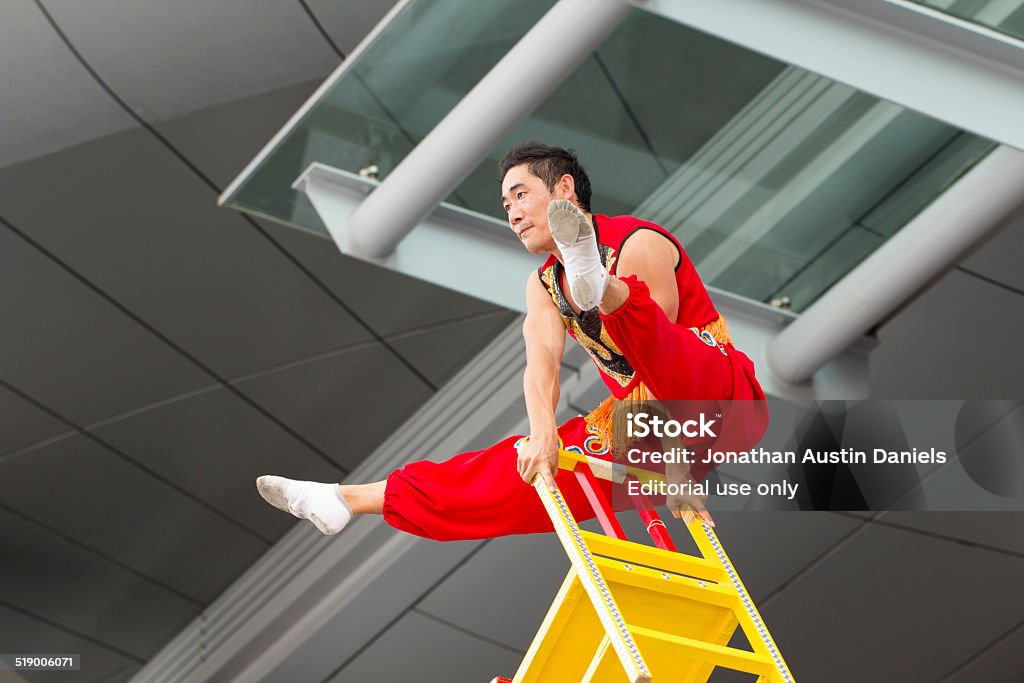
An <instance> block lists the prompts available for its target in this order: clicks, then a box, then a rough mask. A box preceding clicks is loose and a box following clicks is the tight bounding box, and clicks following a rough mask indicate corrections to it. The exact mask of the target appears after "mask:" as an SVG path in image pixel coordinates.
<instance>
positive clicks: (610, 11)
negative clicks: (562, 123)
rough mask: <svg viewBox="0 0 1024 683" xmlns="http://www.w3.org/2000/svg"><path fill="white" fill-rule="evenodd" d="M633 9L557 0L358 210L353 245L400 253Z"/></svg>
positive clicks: (362, 250) (371, 252)
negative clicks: (397, 248)
mask: <svg viewBox="0 0 1024 683" xmlns="http://www.w3.org/2000/svg"><path fill="white" fill-rule="evenodd" d="M630 9H631V6H630V5H629V4H627V3H626V1H625V0H559V2H558V3H557V4H556V5H555V6H554V7H552V8H551V9H550V10H549V11H548V12H547V14H545V15H544V16H543V17H542V18H541V20H540V21H539V22H537V24H535V25H534V27H533V28H531V29H530V30H529V32H527V34H526V35H525V36H523V38H522V39H521V40H520V41H519V42H518V43H516V45H515V46H514V47H513V48H512V49H511V50H509V52H508V53H507V54H506V55H505V56H504V57H503V58H502V59H501V61H499V62H498V63H497V64H496V65H495V66H494V68H493V69H491V71H490V72H489V73H488V74H487V75H486V76H484V78H483V79H482V80H481V81H480V82H479V83H477V84H476V86H475V87H474V88H473V89H472V90H470V91H469V93H468V94H467V95H466V96H465V97H464V98H463V99H462V101H461V102H459V104H458V105H457V106H456V107H455V108H454V109H452V110H451V112H449V113H448V115H447V116H446V117H445V118H444V119H443V120H442V121H441V122H440V123H439V124H437V126H436V127H435V128H434V129H433V130H432V131H431V132H430V134H429V135H427V137H426V138H424V139H423V141H422V142H421V143H420V144H419V145H417V146H416V148H415V149H413V150H412V151H411V152H410V153H409V155H408V156H406V157H405V159H404V160H403V161H402V163H400V164H399V165H398V167H397V168H395V169H394V170H393V171H392V172H391V174H390V175H388V177H387V178H386V179H385V180H384V182H382V183H381V184H380V186H379V187H378V188H377V189H376V190H374V192H373V193H372V194H370V196H369V197H367V198H366V200H365V201H363V203H362V204H360V205H359V208H357V209H356V210H355V212H354V213H353V214H352V216H351V217H350V218H349V223H348V242H349V246H350V248H351V249H352V250H353V251H354V252H355V253H356V254H358V255H360V256H365V257H377V258H379V257H383V256H386V255H388V254H390V253H391V252H392V251H394V249H395V246H396V245H397V244H398V243H399V242H400V241H402V238H403V237H405V236H406V235H407V234H409V232H410V231H411V230H412V229H413V228H414V227H415V226H416V224H418V223H419V222H420V221H421V220H423V218H424V217H425V216H426V215H427V214H428V213H430V211H431V210H433V209H434V208H435V207H436V206H437V205H438V204H439V203H440V202H441V201H442V200H443V199H444V198H445V197H447V196H448V195H449V194H451V192H452V191H453V190H454V189H455V188H456V187H458V184H459V183H460V182H462V180H463V179H464V178H465V177H466V176H467V175H469V173H470V172H471V171H472V170H473V168H474V167H475V166H476V165H477V164H478V163H479V162H480V159H481V158H483V157H484V156H485V155H486V154H487V153H488V152H489V151H490V150H491V148H493V147H494V146H495V145H496V144H497V143H498V141H499V140H501V138H503V137H504V136H505V135H507V134H508V133H509V132H510V131H511V130H512V129H513V128H514V127H515V126H516V124H518V123H519V122H520V121H521V120H522V119H523V118H525V117H526V116H527V115H529V114H530V112H532V111H533V110H534V109H535V108H536V107H537V105H538V104H540V102H541V101H542V100H543V99H544V98H545V97H547V96H548V94H550V93H551V92H552V91H553V90H554V89H555V88H556V87H558V86H559V85H560V84H561V83H562V82H563V81H564V80H565V78H566V77H567V76H568V75H569V74H570V73H571V72H572V71H573V69H575V68H576V67H577V66H579V64H580V63H582V62H583V60H584V59H585V58H586V57H587V56H588V55H590V54H591V53H592V52H593V51H594V49H595V48H596V47H597V46H598V45H600V43H601V41H603V40H604V39H605V38H606V37H607V36H608V34H609V33H611V32H612V30H613V29H615V27H616V26H618V25H619V24H620V23H622V21H623V20H624V19H625V18H626V16H627V15H628V14H629V12H630ZM494 194H495V197H497V196H498V194H499V193H498V192H497V189H496V191H495V193H494Z"/></svg>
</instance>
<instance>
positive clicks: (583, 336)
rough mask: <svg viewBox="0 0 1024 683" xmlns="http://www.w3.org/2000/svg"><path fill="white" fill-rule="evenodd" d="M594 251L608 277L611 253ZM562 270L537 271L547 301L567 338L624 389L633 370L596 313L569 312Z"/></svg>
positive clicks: (612, 261)
mask: <svg viewBox="0 0 1024 683" xmlns="http://www.w3.org/2000/svg"><path fill="white" fill-rule="evenodd" d="M598 251H599V252H600V254H601V262H602V263H603V264H604V266H605V268H606V269H607V270H608V272H609V273H611V271H612V268H613V267H614V266H615V259H616V253H615V249H613V248H612V247H609V246H608V245H606V244H598ZM561 273H562V266H561V264H560V263H558V262H557V261H555V262H554V263H552V264H551V265H550V266H548V267H547V268H545V269H544V270H543V271H541V274H540V278H541V282H543V283H544V286H545V287H547V290H548V293H549V294H550V295H551V300H552V301H554V302H555V306H556V307H558V313H559V314H560V315H561V316H562V322H563V324H565V327H566V329H567V330H569V334H570V335H572V337H573V339H575V340H576V341H577V342H579V344H580V346H582V347H583V348H584V349H585V350H586V352H587V353H588V354H590V357H591V358H593V359H594V362H595V363H597V367H599V368H601V371H602V372H603V373H604V374H605V375H607V376H608V377H611V378H612V379H613V380H615V381H616V382H617V383H618V384H619V385H620V386H627V385H628V384H629V383H630V382H632V381H633V375H634V374H636V373H635V371H634V370H633V367H632V366H631V365H630V364H629V361H627V360H626V358H625V356H623V355H622V351H621V350H619V347H618V346H617V345H616V344H615V341H614V340H612V338H611V335H609V334H608V332H607V330H605V329H604V325H603V324H602V323H601V315H600V314H599V313H598V312H597V310H596V309H595V310H590V311H581V312H580V313H579V314H578V315H577V313H576V312H575V311H574V310H573V308H572V304H571V303H569V300H568V299H567V298H566V296H565V294H564V293H563V292H562V278H561Z"/></svg>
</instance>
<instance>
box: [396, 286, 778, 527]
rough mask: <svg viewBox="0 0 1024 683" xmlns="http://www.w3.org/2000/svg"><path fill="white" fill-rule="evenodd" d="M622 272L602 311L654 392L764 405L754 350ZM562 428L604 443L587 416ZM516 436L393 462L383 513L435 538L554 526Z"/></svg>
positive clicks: (578, 492) (579, 500)
mask: <svg viewBox="0 0 1024 683" xmlns="http://www.w3.org/2000/svg"><path fill="white" fill-rule="evenodd" d="M623 282H625V283H626V284H627V285H628V286H629V288H630V293H629V298H628V299H627V300H626V303H625V304H623V305H622V306H621V307H620V308H619V309H618V310H616V311H615V312H613V313H611V314H610V315H603V316H602V321H603V323H604V326H605V329H606V330H607V331H608V334H609V335H610V336H611V338H612V339H613V340H614V341H615V343H616V345H617V346H618V347H619V349H620V350H621V351H622V353H623V355H624V356H625V357H626V359H627V360H628V361H629V362H630V365H631V366H632V367H633V369H634V370H635V371H636V373H637V374H638V375H639V376H640V378H641V380H642V381H643V382H644V384H646V385H647V387H648V388H649V389H650V391H651V393H652V394H653V395H654V396H657V397H658V398H659V399H662V400H691V399H716V400H719V399H734V400H751V399H753V400H756V401H759V402H760V405H761V406H763V405H764V392H763V391H762V390H761V386H760V385H759V384H758V382H757V379H756V378H755V377H754V366H753V363H751V361H750V359H749V358H747V357H746V356H745V355H744V354H742V353H740V352H739V351H737V350H736V349H734V348H732V347H727V349H726V353H724V354H723V353H722V351H721V349H720V348H719V347H718V346H714V345H709V344H708V343H706V342H705V341H702V340H701V338H700V337H698V336H697V335H696V334H694V333H693V331H691V330H690V329H688V328H686V327H683V326H681V325H676V324H674V323H672V322H671V321H670V320H669V319H668V317H667V316H666V315H665V312H664V311H663V310H662V309H661V307H660V306H659V305H658V304H657V303H656V302H655V301H654V300H653V299H651V296H650V292H649V291H648V289H647V285H645V284H644V283H643V282H641V281H639V280H637V279H636V278H634V277H627V278H624V279H623ZM758 420H759V421H762V422H763V424H761V425H760V428H761V430H762V431H763V427H764V426H765V425H767V409H766V408H765V409H764V410H763V411H759V416H758ZM558 435H559V437H560V438H561V439H562V443H563V445H564V447H566V448H568V447H570V446H577V447H579V448H580V449H582V450H583V451H584V452H585V453H587V454H591V455H599V456H600V454H601V451H603V450H606V449H605V448H603V447H602V446H604V444H600V443H596V437H595V436H594V434H592V433H590V432H588V431H587V425H586V422H585V421H584V419H583V418H581V417H575V418H573V419H571V420H569V421H568V422H566V423H565V424H563V425H562V426H561V427H559V428H558ZM520 438H522V437H521V436H510V437H508V438H507V439H505V440H504V441H501V442H499V443H497V444H495V445H493V446H491V447H490V448H485V449H484V450H481V451H472V452H469V453H461V454H459V455H456V456H455V457H453V458H451V459H449V460H446V461H444V462H440V463H436V462H431V461H428V460H421V461H418V462H413V463H409V464H408V465H406V466H405V467H402V468H401V469H398V470H395V471H394V472H392V473H391V475H390V476H389V477H388V481H387V487H386V489H385V492H384V520H385V521H386V522H387V523H388V524H390V525H391V526H393V527H395V528H396V529H400V530H402V531H406V532H408V533H411V534H416V535H417V536H423V537H426V538H432V539H435V540H438V541H454V540H468V539H479V538H493V537H495V536H504V535H509V534H530V533H537V532H542V531H552V527H551V521H550V520H549V519H548V515H547V512H546V511H545V510H544V506H543V505H542V504H541V502H540V498H539V497H538V496H537V494H536V492H535V491H534V489H533V487H532V486H530V485H529V484H527V483H525V482H524V481H523V480H522V479H521V478H520V477H519V473H518V471H517V470H516V460H517V458H518V452H517V451H516V448H515V444H516V442H517V441H518V440H519V439H520ZM588 439H590V440H589V441H588ZM605 457H607V456H605ZM556 482H557V483H558V487H559V489H560V490H561V492H562V495H563V496H564V497H565V500H566V502H567V503H568V505H569V508H570V509H571V510H572V512H573V515H574V516H575V517H576V519H577V520H578V521H583V520H585V519H590V518H592V517H594V512H593V510H592V509H591V507H590V504H589V503H588V502H587V499H586V497H585V496H584V494H583V491H582V489H581V488H580V486H579V483H578V482H577V481H576V477H575V475H573V474H572V473H571V472H566V471H559V473H558V477H557V478H556Z"/></svg>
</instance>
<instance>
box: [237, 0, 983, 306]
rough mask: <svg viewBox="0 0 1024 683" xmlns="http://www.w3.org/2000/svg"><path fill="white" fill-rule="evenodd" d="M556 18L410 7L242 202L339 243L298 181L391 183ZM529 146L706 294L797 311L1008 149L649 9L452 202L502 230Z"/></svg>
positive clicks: (256, 174) (315, 109)
mask: <svg viewBox="0 0 1024 683" xmlns="http://www.w3.org/2000/svg"><path fill="white" fill-rule="evenodd" d="M552 4H553V2H550V1H542V0H491V1H490V2H487V3H473V4H472V5H467V3H465V2H461V1H459V0H411V1H410V2H407V3H406V4H405V5H404V6H403V7H402V9H401V10H400V11H399V12H398V13H397V14H396V15H395V16H394V17H393V19H392V21H391V22H390V23H389V24H388V25H387V26H386V27H385V28H384V30H383V31H381V32H380V33H379V34H377V35H376V37H375V38H374V40H373V42H372V43H371V44H369V45H368V46H367V47H366V48H365V49H364V50H363V51H362V52H361V54H359V55H357V56H356V57H355V58H354V59H353V60H352V63H350V64H348V65H347V67H346V69H345V70H344V73H343V75H342V76H341V77H340V78H339V79H338V80H337V81H336V82H334V83H333V84H332V85H331V86H330V87H329V88H328V89H326V90H325V91H324V92H323V94H322V96H321V97H320V98H319V99H318V101H316V102H315V104H314V105H313V106H312V107H311V108H310V109H309V110H308V111H306V112H305V114H304V115H303V116H302V117H301V119H300V120H299V121H298V123H297V125H295V126H294V127H292V128H291V130H290V131H289V132H288V133H287V134H286V135H285V136H284V137H283V138H281V139H280V140H279V141H278V142H277V144H276V145H275V146H274V147H273V148H272V149H271V150H270V152H269V154H267V155H266V156H264V157H263V158H262V159H261V160H260V162H259V163H258V165H257V166H256V167H255V168H254V169H253V171H252V172H251V173H249V175H248V176H247V177H246V179H245V180H244V182H242V183H241V184H240V185H239V186H237V187H235V188H234V189H233V190H232V191H231V192H230V194H229V195H228V197H227V203H228V204H229V205H231V206H233V207H236V208H239V209H241V210H244V211H250V212H254V213H258V214H261V215H265V216H268V217H271V218H274V219H276V220H279V221H282V222H285V223H288V224H291V225H294V226H296V227H300V228H305V229H310V230H316V231H320V232H326V230H325V229H324V227H323V225H322V224H321V222H320V220H319V217H318V215H317V213H316V211H315V210H314V208H313V207H312V205H311V204H310V203H309V201H308V199H307V198H306V196H305V195H304V194H302V193H301V192H297V191H295V190H292V189H291V184H292V182H293V181H294V180H295V179H296V177H298V176H299V175H300V174H301V173H302V171H303V170H304V169H305V168H306V167H307V166H308V165H309V164H310V163H313V162H321V163H324V164H327V165H329V166H333V167H336V168H339V169H343V170H347V171H351V172H358V171H360V170H365V169H367V168H369V167H376V174H377V177H378V178H381V179H383V178H385V177H386V176H387V174H388V173H389V172H390V171H391V170H392V169H394V168H395V166H396V165H397V164H398V163H400V162H401V161H402V159H403V158H404V157H405V155H406V154H408V152H409V151H410V150H411V149H412V148H413V147H414V146H415V145H416V144H418V143H419V141H420V140H422V139H423V138H424V137H425V136H426V135H427V134H428V133H429V132H430V131H431V129H432V128H433V127H434V126H435V125H436V124H437V123H438V122H439V121H440V120H441V119H442V118H443V117H444V116H445V115H446V114H447V113H448V111H449V110H450V109H451V108H452V107H454V106H455V105H456V104H457V103H458V102H459V101H460V100H461V98H462V97H463V96H464V95H465V94H466V93H467V92H468V91H469V90H470V89H471V88H472V87H473V86H474V85H475V84H476V82H477V81H479V80H480V79H481V78H482V77H483V76H484V75H485V74H486V73H487V72H488V71H489V70H490V68H491V67H493V66H494V64H496V63H497V62H498V60H499V59H500V58H501V57H502V56H503V55H504V54H505V52H507V51H508V50H509V49H510V48H511V47H512V46H513V45H514V44H515V43H516V42H517V41H518V40H519V38H520V37H522V36H523V35H524V34H525V33H526V32H527V30H529V28H530V27H531V26H533V25H534V24H535V23H536V22H537V21H538V20H539V19H540V18H541V16H542V15H543V14H544V13H545V12H546V11H547V10H548V9H549V8H550V7H551V5H552ZM470 8H471V9H470ZM438 36H445V38H444V40H438ZM522 78H523V79H529V78H530V74H529V73H524V74H522ZM516 90H517V83H515V82H510V83H509V84H508V97H509V98H515V97H516ZM528 138H539V139H542V140H544V141H546V142H549V143H551V144H557V145H561V146H567V147H574V148H576V149H577V150H578V151H579V152H580V155H581V158H582V159H583V161H584V163H585V164H586V165H587V168H588V171H589V172H590V174H591V176H592V180H593V185H594V200H593V206H594V209H595V211H597V212H599V213H606V214H620V213H632V214H635V215H638V216H641V217H643V218H646V219H649V220H653V221H655V222H658V223H660V224H662V225H664V226H665V227H667V228H669V229H670V230H672V231H673V232H674V233H675V234H676V235H678V236H679V238H680V239H681V240H682V241H683V244H684V245H685V246H686V248H687V251H688V253H689V254H690V256H691V258H692V259H693V261H694V263H695V264H696V266H697V268H698V270H699V271H700V272H701V274H702V276H703V277H704V279H705V281H706V282H708V283H709V284H710V285H712V286H714V287H717V288H720V289H724V290H727V291H729V292H732V293H734V294H736V295H739V296H742V297H746V298H749V299H753V300H756V301H761V302H771V301H773V300H774V301H776V302H778V301H786V302H788V306H789V307H791V308H792V309H793V310H794V311H801V310H804V309H806V307H807V306H809V305H810V304H811V303H812V302H813V301H815V300H816V299H817V298H818V297H819V296H821V294H822V293H823V292H825V291H826V290H827V289H828V288H829V287H831V286H832V285H833V284H834V283H835V282H837V281H838V280H840V279H841V278H842V277H843V276H844V275H845V274H846V273H848V272H849V271H850V270H851V269H852V268H853V267H855V266H856V265H857V264H858V263H860V262H861V261H862V260H863V259H864V258H865V257H866V256H868V255H869V254H870V253H872V252H873V251H874V250H875V249H877V248H878V246H879V245H881V244H883V243H884V242H885V241H886V240H887V239H889V238H890V237H891V236H892V235H893V234H895V233H896V232H897V231H898V230H899V229H900V228H901V227H903V226H904V225H905V224H906V223H907V222H908V221H909V220H910V219H911V218H913V217H914V216H915V215H916V214H917V213H918V212H919V211H920V210H921V209H923V208H924V207H925V206H927V205H928V204H929V203H930V202H931V201H932V200H933V199H934V198H935V197H936V196H938V195H939V194H941V193H942V192H943V191H944V190H945V189H946V188H947V187H948V186H949V185H950V184H951V183H952V182H953V181H954V180H956V179H957V178H959V177H960V176H961V175H963V173H965V172H966V171H967V170H968V169H969V168H971V167H972V166H973V165H974V164H975V163H977V162H978V161H979V160H980V159H981V158H982V157H984V156H985V155H986V154H987V153H988V152H989V151H991V150H992V149H993V148H994V147H995V144H994V143H992V142H990V141H989V140H986V139H984V138H979V137H977V136H974V135H971V134H968V133H965V132H963V131H961V130H958V129H956V128H954V127H952V126H949V125H947V124H944V123H941V122H939V121H936V120H934V119H932V118H929V117H927V116H924V115H922V114H919V113H916V112H914V111H911V110H908V109H905V108H902V107H900V106H897V105H894V104H892V103H889V102H886V101H883V100H879V99H878V98H875V97H872V96H870V95H867V94H865V93H862V92H859V91H857V90H856V89H854V88H851V87H848V86H845V85H843V84H840V83H837V82H835V81H832V80H829V79H827V78H824V77H822V76H818V75H815V74H813V73H810V72H808V71H805V70H802V69H799V68H796V67H793V66H790V65H787V64H784V63H781V62H778V61H774V60H772V59H770V58H768V57H765V56H763V55H761V54H758V53H755V52H752V51H749V50H746V49H744V48H741V47H738V46H736V45H734V44H731V43H727V42H724V41H722V40H719V39H717V38H714V37H711V36H709V35H706V34H703V33H700V32H698V31H695V30H693V29H689V28H687V27H684V26H682V25H680V24H678V23H676V22H673V21H670V20H668V19H664V18H661V17H658V16H655V15H653V14H650V13H647V12H645V11H642V10H634V11H633V12H632V13H631V14H630V16H629V17H628V18H627V20H626V21H625V22H624V23H623V24H622V25H621V26H620V27H619V28H618V29H616V30H615V31H614V32H613V33H612V35H611V36H610V37H609V38H608V39H607V40H606V41H605V42H604V43H603V44H602V45H601V46H600V48H599V49H598V50H596V51H595V53H594V54H593V55H591V56H590V57H589V58H588V59H587V60H585V62H584V63H583V64H582V65H581V66H580V67H579V68H578V69H577V70H576V72H575V73H574V74H573V75H572V76H570V77H569V78H568V79H567V80H566V82H565V83H564V84H563V85H562V86H561V87H560V88H559V89H558V90H556V91H555V92H554V93H553V94H552V95H551V96H550V97H548V98H547V100H546V101H545V102H543V103H542V104H541V105H540V106H539V107H538V108H537V109H536V110H535V111H534V112H533V114H532V115H531V116H530V117H529V118H528V119H527V120H526V121H524V122H523V123H522V124H520V125H519V126H518V127H517V129H516V130H515V131H514V132H513V133H512V134H511V135H509V136H508V137H507V138H506V139H505V140H502V141H501V142H500V143H499V144H498V145H497V146H496V147H495V148H494V149H493V150H492V152H491V154H490V155H489V157H488V158H487V159H485V160H483V161H482V162H481V164H480V165H479V166H478V167H477V168H476V169H475V170H474V171H473V172H472V173H470V175H469V176H468V177H467V178H466V179H465V180H464V181H463V182H462V184H461V185H460V186H459V187H458V188H457V189H456V191H455V192H454V193H453V194H452V195H451V196H450V197H449V198H448V200H447V201H448V202H449V203H451V204H453V205H456V206H459V207H463V208H465V209H468V210H470V211H474V212H478V213H479V214H482V215H485V216H489V217H492V218H495V219H498V220H501V221H503V220H504V217H503V214H502V211H501V207H500V205H499V203H498V201H497V196H498V191H497V188H498V186H497V183H496V182H495V179H494V169H495V166H496V163H497V160H498V158H499V157H500V155H501V154H502V153H503V152H504V151H505V149H507V148H508V147H509V146H510V145H511V144H513V143H515V142H517V141H520V140H523V139H528ZM495 229H499V228H497V227H496V228H495Z"/></svg>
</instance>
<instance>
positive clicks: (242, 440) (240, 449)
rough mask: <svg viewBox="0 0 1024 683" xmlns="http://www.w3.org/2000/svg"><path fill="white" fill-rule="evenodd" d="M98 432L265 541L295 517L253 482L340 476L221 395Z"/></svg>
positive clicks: (193, 400) (189, 401)
mask: <svg viewBox="0 0 1024 683" xmlns="http://www.w3.org/2000/svg"><path fill="white" fill-rule="evenodd" d="M95 433H96V434H97V436H99V437H100V438H101V439H103V440H104V441H105V442H106V443H109V444H111V445H112V446H114V447H115V448H117V449H118V450H120V451H122V452H124V453H126V454H127V455H128V456H129V457H131V458H132V459H134V460H136V461H138V462H139V463H141V464H143V465H144V466H146V467H148V468H149V469H151V470H152V471H154V472H156V473H158V474H159V475H160V476H162V477H165V478H166V479H168V480H170V481H172V482H174V483H175V484H177V485H178V486H180V487H182V488H184V489H185V490H187V491H190V492H191V493H193V494H194V495H195V496H196V497H198V498H199V499H200V500H202V501H204V502H206V503H207V504H208V505H210V506H212V507H213V508H215V509H217V510H220V511H221V512H223V513H224V514H226V515H227V516H229V517H231V518H232V519H234V520H235V521H237V522H238V523H239V524H241V525H243V526H245V527H246V528H248V529H251V530H253V531H254V532H256V533H258V534H259V535H260V536H262V537H263V538H264V539H267V540H276V539H277V538H278V537H279V536H280V535H281V534H283V533H284V532H285V531H286V530H287V529H288V528H290V527H291V526H292V524H293V523H294V522H295V519H294V518H293V517H291V516H289V515H287V514H284V513H282V512H280V511H279V510H275V509H274V508H272V507H270V506H269V505H267V504H266V503H264V502H263V500H262V499H260V497H259V495H258V494H257V493H256V485H255V481H256V477H257V476H259V475H261V474H267V473H273V472H281V473H286V474H288V475H289V476H291V477H293V478H296V479H311V480H314V481H330V480H332V479H334V480H339V479H340V478H341V472H340V470H339V469H338V468H337V467H335V466H333V465H331V464H330V463H328V462H327V461H326V460H325V459H324V458H322V457H320V456H318V455H317V454H316V453H315V452H314V451H312V450H311V449H310V448H309V447H307V446H306V445H304V444H303V443H302V442H301V441H299V440H298V439H297V438H296V437H294V436H292V435H291V434H289V433H288V432H286V431H285V430H284V429H282V428H281V427H280V426H278V425H277V424H275V423H274V422H272V421H271V420H269V419H267V418H266V417H265V416H264V415H263V414H261V413H260V412H258V411H257V410H256V409H254V408H253V407H252V406H250V405H249V404H247V403H246V402H245V401H243V400H242V399H240V398H239V397H238V396H236V395H235V394H233V393H231V392H229V391H228V390H226V389H216V390H213V391H209V392H205V393H203V394H200V395H197V396H193V397H191V398H188V399H185V400H181V401H175V402H173V403H169V404H165V405H162V406H160V407H158V408H154V409H153V410H148V411H145V412H142V413H138V414H135V415H132V416H130V417H126V418H125V419H122V420H118V421H117V422H114V423H112V424H109V425H104V426H102V427H99V428H97V429H96V430H95Z"/></svg>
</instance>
